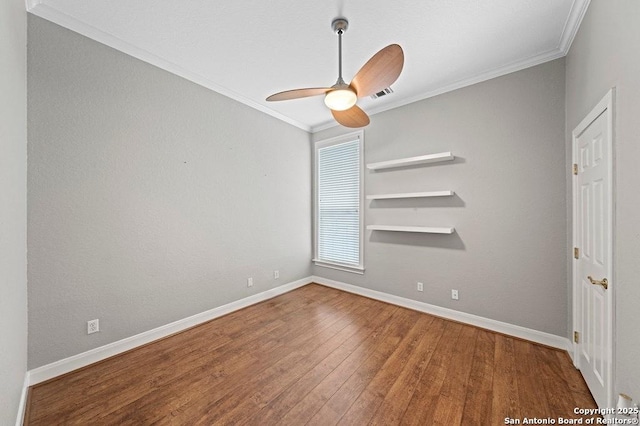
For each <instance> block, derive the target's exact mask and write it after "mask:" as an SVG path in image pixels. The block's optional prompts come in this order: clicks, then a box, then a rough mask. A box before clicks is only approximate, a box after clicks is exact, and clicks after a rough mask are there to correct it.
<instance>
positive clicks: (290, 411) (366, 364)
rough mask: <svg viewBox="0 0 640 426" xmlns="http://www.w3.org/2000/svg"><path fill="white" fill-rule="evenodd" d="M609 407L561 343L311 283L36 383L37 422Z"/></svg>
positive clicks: (375, 419) (495, 416)
mask: <svg viewBox="0 0 640 426" xmlns="http://www.w3.org/2000/svg"><path fill="white" fill-rule="evenodd" d="M575 407H580V408H596V405H595V402H594V401H593V399H592V398H591V395H590V393H589V391H588V390H587V388H586V385H585V384H584V381H583V380H582V377H581V376H580V374H579V372H578V371H576V370H575V369H574V367H573V366H572V364H571V361H570V359H569V357H568V355H567V354H566V353H565V352H563V351H559V350H556V349H552V348H548V347H545V346H541V345H537V344H534V343H530V342H527V341H523V340H518V339H515V338H511V337H507V336H504V335H501V334H497V333H493V332H490V331H487V330H483V329H479V328H476V327H472V326H468V325H464V324H460V323H456V322H452V321H448V320H444V319H441V318H438V317H434V316H431V315H427V314H423V313H419V312H415V311H411V310H408V309H404V308H400V307H396V306H393V305H389V304H386V303H383V302H378V301H375V300H371V299H367V298H364V297H360V296H356V295H353V294H349V293H345V292H341V291H338V290H334V289H331V288H327V287H323V286H320V285H317V284H310V285H307V286H305V287H302V288H300V289H297V290H294V291H292V292H290V293H287V294H284V295H282V296H279V297H277V298H274V299H271V300H268V301H265V302H262V303H260V304H257V305H254V306H251V307H249V308H246V309H243V310H240V311H237V312H234V313H232V314H229V315H227V316H224V317H221V318H218V319H216V320H213V321H210V322H208V323H206V324H202V325H200V326H198V327H195V328H192V329H189V330H187V331H184V332H182V333H179V334H176V335H174V336H171V337H168V338H166V339H163V340H160V341H157V342H154V343H152V344H149V345H146V346H143V347H141V348H137V349H135V350H133V351H130V352H127V353H124V354H121V355H118V356H116V357H113V358H110V359H108V360H105V361H103V362H100V363H97V364H94V365H91V366H89V367H87V368H84V369H81V370H78V371H75V372H72V373H69V374H66V375H64V376H62V377H59V378H56V379H53V380H51V381H49V382H46V383H42V384H38V385H36V386H34V387H32V388H31V389H30V394H29V403H28V407H27V410H28V411H27V418H26V420H25V423H26V424H29V425H57V424H65V425H69V424H82V425H86V424H91V425H102V424H104V425H149V424H176V425H211V424H233V425H270V424H282V425H304V424H309V425H333V424H344V425H347V424H350V425H362V424H378V425H393V424H412V425H447V426H451V425H504V424H507V423H506V421H505V418H513V419H520V420H521V419H523V418H524V417H527V418H532V417H538V418H547V417H551V418H554V419H556V420H557V419H558V417H563V418H576V416H575V415H574V414H573V410H574V408H575Z"/></svg>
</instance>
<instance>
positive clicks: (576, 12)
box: [25, 0, 590, 133]
mask: <svg viewBox="0 0 640 426" xmlns="http://www.w3.org/2000/svg"><path fill="white" fill-rule="evenodd" d="M25 2H26V7H27V11H29V12H30V13H32V14H34V15H36V16H39V17H41V18H44V19H47V20H49V21H51V22H54V23H56V24H58V25H61V26H63V27H65V28H67V29H70V30H72V31H75V32H77V33H79V34H81V35H83V36H86V37H88V38H91V39H93V40H95V41H98V42H100V43H102V44H105V45H107V46H109V47H112V48H114V49H116V50H119V51H121V52H124V53H126V54H128V55H130V56H133V57H135V58H137V59H140V60H142V61H144V62H147V63H149V64H152V65H154V66H157V67H159V68H161V69H164V70H166V71H168V72H171V73H173V74H176V75H178V76H180V77H182V78H185V79H187V80H189V81H192V82H194V83H196V84H199V85H200V86H203V87H206V88H208V89H210V90H213V91H215V92H217V93H220V94H221V95H223V96H226V97H228V98H230V99H233V100H235V101H237V102H240V103H242V104H244V105H247V106H249V107H251V108H253V109H256V110H258V111H260V112H263V113H265V114H267V115H270V116H272V117H274V118H277V119H279V120H281V121H284V122H285V123H288V124H290V125H292V126H295V127H297V128H299V129H302V130H304V131H306V132H309V133H317V132H320V131H322V130H326V129H329V128H332V127H336V126H338V124H337V123H336V122H335V121H333V120H329V121H325V122H323V123H320V124H318V125H314V126H311V125H307V124H305V123H302V122H300V121H298V120H294V119H292V118H290V117H288V116H286V115H284V114H282V113H279V112H277V111H275V110H273V109H271V108H268V107H267V106H265V105H262V104H260V103H258V102H255V101H253V100H251V99H249V98H247V97H245V96H243V95H240V94H239V93H237V92H234V91H233V90H231V89H228V88H226V87H224V86H221V85H219V84H216V83H214V82H213V81H211V80H209V79H207V78H205V77H203V76H201V75H199V74H197V73H194V72H191V71H189V70H187V69H184V68H182V67H181V66H179V65H177V64H174V63H172V62H170V61H167V60H165V59H162V58H160V57H158V56H156V55H154V54H153V53H151V52H148V51H146V50H144V49H140V48H138V47H136V46H134V45H132V44H130V43H127V42H125V41H123V40H121V39H119V38H117V37H115V36H114V35H112V34H109V33H106V32H103V31H101V30H99V29H97V28H95V27H93V26H91V25H88V24H86V23H84V22H82V21H80V20H78V19H76V18H73V17H72V16H69V15H66V14H64V13H62V12H60V11H58V10H57V9H55V8H53V7H51V6H48V5H47V4H45V3H43V0H25ZM589 3H590V0H574V1H573V4H572V6H571V11H570V13H569V16H568V17H567V20H566V22H565V25H564V28H563V31H562V35H561V37H560V41H559V45H558V47H557V48H555V49H553V50H550V51H548V52H544V53H541V54H539V55H536V56H533V57H531V58H528V59H525V60H522V61H516V62H513V63H511V64H507V65H505V66H502V67H499V68H497V69H493V70H490V71H488V72H485V73H482V74H479V75H476V76H473V77H470V78H467V79H462V80H458V81H456V82H453V83H451V84H448V85H445V86H440V87H436V88H434V89H432V90H429V91H426V92H422V93H419V94H416V95H414V96H412V97H410V98H405V99H403V100H399V101H397V102H391V103H386V104H384V105H380V106H378V107H374V108H370V109H369V110H368V111H366V112H367V114H369V115H370V116H371V115H375V114H378V113H381V112H384V111H388V110H391V109H395V108H399V107H401V106H404V105H408V104H411V103H414V102H418V101H421V100H424V99H428V98H431V97H434V96H437V95H441V94H443V93H447V92H451V91H454V90H457V89H461V88H463V87H467V86H471V85H473V84H476V83H480V82H483V81H487V80H490V79H493V78H496V77H500V76H503V75H506V74H510V73H513V72H516V71H520V70H523V69H525V68H529V67H533V66H536V65H539V64H542V63H544V62H548V61H552V60H554V59H558V58H561V57H563V56H566V54H567V53H568V51H569V48H570V47H571V43H572V42H573V40H574V38H575V36H576V34H577V32H578V28H579V27H580V24H581V23H582V19H583V18H584V16H585V13H586V11H587V8H588V7H589Z"/></svg>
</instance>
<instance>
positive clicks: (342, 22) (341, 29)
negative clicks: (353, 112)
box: [331, 18, 349, 86]
mask: <svg viewBox="0 0 640 426" xmlns="http://www.w3.org/2000/svg"><path fill="white" fill-rule="evenodd" d="M331 28H332V29H333V32H335V33H336V34H338V81H336V84H335V85H336V86H346V85H347V84H346V83H345V81H344V80H343V79H342V34H344V33H345V31H347V28H349V21H347V20H346V19H345V18H336V19H334V20H333V21H332V22H331Z"/></svg>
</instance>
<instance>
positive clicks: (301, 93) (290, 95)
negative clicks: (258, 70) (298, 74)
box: [267, 87, 331, 102]
mask: <svg viewBox="0 0 640 426" xmlns="http://www.w3.org/2000/svg"><path fill="white" fill-rule="evenodd" d="M329 90H331V88H330V87H310V88H307V89H293V90H285V91H284V92H278V93H274V94H273V95H271V96H269V97H268V98H267V101H269V102H273V101H288V100H289V99H298V98H308V97H309V96H318V95H324V94H325V93H327V92H328V91H329Z"/></svg>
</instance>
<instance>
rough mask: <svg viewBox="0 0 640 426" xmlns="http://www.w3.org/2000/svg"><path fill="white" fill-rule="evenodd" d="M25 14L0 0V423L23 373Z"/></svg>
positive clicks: (9, 415)
mask: <svg viewBox="0 0 640 426" xmlns="http://www.w3.org/2000/svg"><path fill="white" fill-rule="evenodd" d="M26 67H27V13H26V11H25V8H24V2H20V1H14V0H12V1H2V2H0V424H2V425H9V424H13V423H15V421H16V413H17V409H18V402H19V400H20V392H21V390H22V384H23V383H24V377H25V373H26V371H27V219H26V218H27V69H26Z"/></svg>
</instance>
